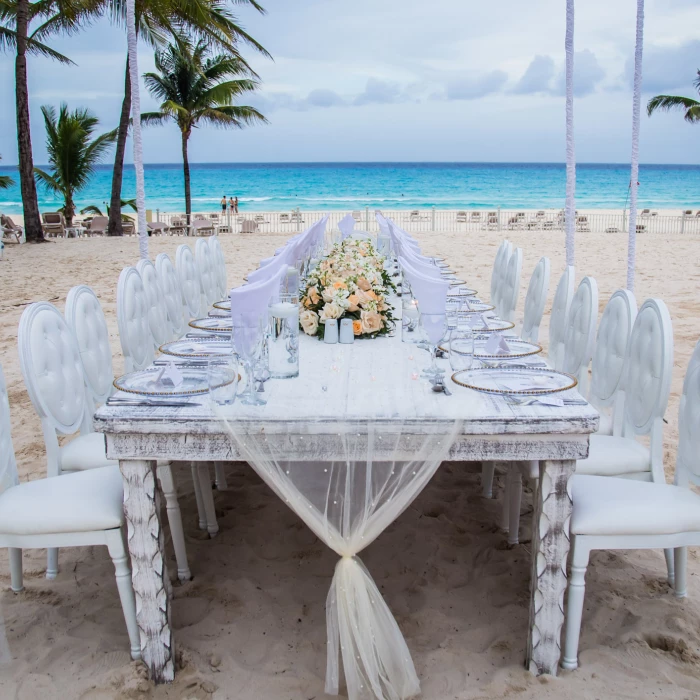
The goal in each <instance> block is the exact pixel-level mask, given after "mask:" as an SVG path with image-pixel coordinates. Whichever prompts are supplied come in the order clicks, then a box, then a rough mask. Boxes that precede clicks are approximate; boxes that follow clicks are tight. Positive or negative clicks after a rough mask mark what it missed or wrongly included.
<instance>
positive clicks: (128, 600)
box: [105, 529, 141, 659]
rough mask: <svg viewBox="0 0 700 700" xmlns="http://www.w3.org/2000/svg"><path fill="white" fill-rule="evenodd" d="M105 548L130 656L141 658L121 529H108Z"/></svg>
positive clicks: (133, 598) (133, 600) (129, 575)
mask: <svg viewBox="0 0 700 700" xmlns="http://www.w3.org/2000/svg"><path fill="white" fill-rule="evenodd" d="M105 534H106V535H107V549H108V550H109V556H110V557H112V563H113V564H114V573H115V576H116V579H117V590H118V591H119V599H120V600H121V603H122V611H123V612H124V621H125V622H126V630H127V632H128V633H129V645H130V646H131V658H132V659H140V658H141V635H140V634H139V627H138V624H137V622H136V598H135V596H134V588H133V586H132V584H131V569H130V567H129V555H128V553H127V551H126V547H125V546H124V532H123V530H121V529H119V530H108V531H107V532H106V533H105Z"/></svg>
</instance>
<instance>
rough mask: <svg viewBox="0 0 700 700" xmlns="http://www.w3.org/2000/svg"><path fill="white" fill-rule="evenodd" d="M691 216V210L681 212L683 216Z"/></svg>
mask: <svg viewBox="0 0 700 700" xmlns="http://www.w3.org/2000/svg"><path fill="white" fill-rule="evenodd" d="M692 215H693V210H692V209H685V210H684V211H683V216H692Z"/></svg>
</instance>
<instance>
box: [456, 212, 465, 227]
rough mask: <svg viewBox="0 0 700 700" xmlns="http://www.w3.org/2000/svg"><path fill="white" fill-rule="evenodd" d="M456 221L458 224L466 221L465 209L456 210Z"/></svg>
mask: <svg viewBox="0 0 700 700" xmlns="http://www.w3.org/2000/svg"><path fill="white" fill-rule="evenodd" d="M457 223H458V224H466V223H467V212H466V211H458V212H457Z"/></svg>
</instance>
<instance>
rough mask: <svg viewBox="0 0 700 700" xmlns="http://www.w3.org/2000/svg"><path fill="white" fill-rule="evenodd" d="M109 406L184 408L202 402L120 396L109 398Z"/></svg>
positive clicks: (198, 404)
mask: <svg viewBox="0 0 700 700" xmlns="http://www.w3.org/2000/svg"><path fill="white" fill-rule="evenodd" d="M107 405H108V406H166V407H168V408H182V407H184V406H201V404H200V403H198V402H196V401H176V400H167V401H159V400H156V399H147V398H143V399H136V398H135V399H127V398H119V397H116V398H114V397H110V398H109V399H107Z"/></svg>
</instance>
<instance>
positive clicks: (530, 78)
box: [511, 56, 554, 95]
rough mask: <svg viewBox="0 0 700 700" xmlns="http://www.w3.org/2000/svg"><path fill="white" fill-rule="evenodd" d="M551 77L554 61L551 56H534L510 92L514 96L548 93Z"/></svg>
mask: <svg viewBox="0 0 700 700" xmlns="http://www.w3.org/2000/svg"><path fill="white" fill-rule="evenodd" d="M553 77H554V59H553V58H552V57H551V56H535V57H534V58H533V59H532V61H531V62H530V65H529V66H528V67H527V70H526V71H525V72H524V73H523V76H522V78H520V80H518V82H517V83H516V84H515V87H514V88H513V89H512V90H511V92H513V93H515V94H516V95H532V94H534V93H536V92H549V91H550V90H551V81H552V78H553Z"/></svg>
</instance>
